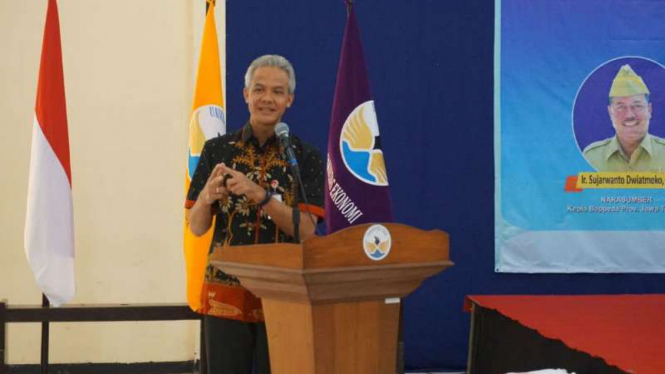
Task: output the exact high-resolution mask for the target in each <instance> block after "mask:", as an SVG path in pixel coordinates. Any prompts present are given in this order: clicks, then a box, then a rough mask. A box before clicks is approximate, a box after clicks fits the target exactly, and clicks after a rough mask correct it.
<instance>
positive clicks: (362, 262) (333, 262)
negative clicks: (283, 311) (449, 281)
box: [210, 223, 449, 270]
mask: <svg viewBox="0 0 665 374" xmlns="http://www.w3.org/2000/svg"><path fill="white" fill-rule="evenodd" d="M374 225H375V224H365V225H358V226H353V227H349V228H346V229H344V230H340V231H338V232H336V233H333V234H331V235H326V236H315V237H312V238H309V239H307V240H306V241H304V242H303V243H301V244H292V243H277V244H260V245H248V246H235V247H218V248H216V249H215V250H214V252H213V254H212V255H211V258H210V261H211V262H212V263H213V264H215V263H227V264H228V263H243V264H246V265H269V266H272V267H278V268H284V269H303V270H304V269H321V268H336V267H354V266H382V265H397V264H403V265H406V264H417V263H432V262H449V240H448V234H447V233H445V232H443V231H441V230H432V231H424V230H420V229H417V228H414V227H411V226H408V225H403V224H398V223H385V224H380V225H382V226H383V227H385V228H386V229H387V231H388V232H389V241H390V243H389V244H390V249H389V251H388V253H387V254H386V255H385V257H384V258H383V259H380V260H375V259H373V258H372V257H371V256H370V255H368V254H367V253H366V250H365V248H366V247H367V245H369V244H366V243H365V241H366V240H367V239H368V235H366V234H367V233H368V231H369V229H370V228H371V227H373V226H374ZM372 238H374V239H372ZM380 239H385V237H382V238H380ZM369 240H370V241H372V240H376V241H377V242H378V241H379V238H376V237H375V236H372V233H371V232H370V234H369ZM385 241H386V240H383V242H385ZM382 244H383V243H382ZM384 247H385V246H384ZM375 253H378V252H375ZM379 255H381V254H379Z"/></svg>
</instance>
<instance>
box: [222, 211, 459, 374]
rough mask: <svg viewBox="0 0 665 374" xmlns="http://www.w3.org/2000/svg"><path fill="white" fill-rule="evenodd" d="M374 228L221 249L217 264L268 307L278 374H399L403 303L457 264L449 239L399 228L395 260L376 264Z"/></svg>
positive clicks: (395, 228) (393, 235)
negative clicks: (369, 239)
mask: <svg viewBox="0 0 665 374" xmlns="http://www.w3.org/2000/svg"><path fill="white" fill-rule="evenodd" d="M372 226H373V225H372V224H366V225H360V226H354V227H350V228H347V229H344V230H341V231H339V232H336V233H334V234H332V235H328V236H317V237H313V238H310V239H308V240H306V241H304V242H303V243H301V244H268V245H266V244H263V245H250V246H238V247H218V248H216V249H215V251H214V252H213V254H212V256H211V262H212V263H213V264H214V265H215V266H217V267H219V268H220V269H222V270H223V271H224V272H227V273H228V274H232V275H234V276H236V277H237V278H238V279H240V282H241V283H242V285H243V286H245V287H246V288H247V289H249V290H250V291H251V292H252V293H254V294H255V295H256V296H258V297H260V298H261V299H262V302H263V310H264V314H265V319H266V328H267V333H268V345H269V347H270V364H271V370H272V373H273V374H393V373H395V371H396V363H395V358H396V352H397V332H398V324H399V302H400V300H399V298H401V297H404V296H406V295H408V294H409V293H411V292H412V291H414V290H415V289H416V288H418V286H420V284H421V283H422V281H423V280H424V279H425V278H427V277H430V276H432V275H435V274H437V273H439V272H441V271H442V270H444V269H446V268H448V267H450V266H452V265H453V263H452V262H451V261H449V252H448V234H447V233H445V232H443V231H439V230H434V231H422V230H419V229H416V228H413V227H410V226H406V225H401V224H394V223H387V224H382V226H383V227H384V228H386V229H387V230H388V232H389V233H390V241H391V246H390V250H389V252H388V254H387V256H385V258H384V259H382V260H378V261H377V260H374V259H371V258H370V256H369V255H367V254H366V253H365V249H364V245H365V244H364V243H363V241H364V237H365V234H366V232H367V231H368V229H370V227H372ZM376 241H377V243H378V242H379V239H378V238H377V239H376ZM367 245H369V246H371V244H369V243H368V244H367ZM370 250H371V249H370ZM375 253H378V252H375Z"/></svg>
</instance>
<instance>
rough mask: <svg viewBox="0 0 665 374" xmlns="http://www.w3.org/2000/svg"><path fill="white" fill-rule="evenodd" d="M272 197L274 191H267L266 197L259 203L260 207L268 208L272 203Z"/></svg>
mask: <svg viewBox="0 0 665 374" xmlns="http://www.w3.org/2000/svg"><path fill="white" fill-rule="evenodd" d="M272 195H273V192H272V191H270V190H268V191H266V197H265V198H264V199H263V200H262V201H261V202H260V203H259V207H260V208H263V207H264V206H266V205H267V204H268V203H269V202H270V199H272Z"/></svg>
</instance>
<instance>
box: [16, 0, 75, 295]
mask: <svg viewBox="0 0 665 374" xmlns="http://www.w3.org/2000/svg"><path fill="white" fill-rule="evenodd" d="M25 253H26V255H27V257H28V262H29V263H30V267H31V268H32V271H33V273H34V274H35V278H36V280H37V285H38V286H39V288H40V289H41V290H42V292H43V293H44V295H46V297H48V299H49V301H50V302H51V304H52V305H54V306H59V305H61V304H64V303H66V302H67V301H68V300H70V299H71V298H72V297H73V296H74V293H75V282H74V221H73V209H72V173H71V168H70V163H69V136H68V134H67V109H66V104H65V84H64V77H63V69H62V49H61V46H60V24H59V20H58V5H57V3H56V0H49V2H48V10H47V12H46V25H45V27H44V41H43V44H42V58H41V63H40V67H39V82H38V83H37V104H36V105H35V120H34V123H33V126H32V150H31V153H30V181H29V184H28V210H27V214H26V221H25Z"/></svg>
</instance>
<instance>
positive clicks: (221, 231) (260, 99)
mask: <svg viewBox="0 0 665 374" xmlns="http://www.w3.org/2000/svg"><path fill="white" fill-rule="evenodd" d="M294 90H295V73H294V71H293V67H292V66H291V64H290V63H289V62H288V61H287V60H286V59H285V58H284V57H281V56H277V55H266V56H262V57H259V58H258V59H256V60H254V62H252V64H251V65H250V66H249V68H248V69H247V74H246V75H245V89H244V91H243V93H244V97H245V101H246V102H247V106H248V108H249V114H250V116H249V122H248V123H247V124H246V125H245V126H244V127H243V128H241V129H240V130H238V131H235V132H233V133H230V134H227V135H223V136H220V137H218V138H214V139H211V140H209V141H208V142H206V144H205V146H204V148H203V151H202V153H201V158H200V160H199V164H198V167H197V169H196V172H195V173H194V177H193V178H192V183H191V185H190V189H189V193H188V195H187V199H188V200H187V208H188V209H189V217H188V221H189V227H190V229H191V231H192V232H193V233H194V234H195V235H203V234H205V233H206V232H207V231H208V229H209V228H210V227H211V225H212V223H213V217H215V219H214V222H215V227H214V233H213V242H212V246H211V250H212V248H214V247H215V246H236V245H250V244H264V243H281V242H293V241H294V231H293V230H294V224H293V214H294V211H295V209H297V210H298V211H299V212H302V213H300V215H301V219H300V224H299V230H298V233H299V236H300V239H301V240H305V239H307V238H308V237H311V236H313V235H314V234H315V223H316V222H317V221H318V220H319V219H320V218H322V217H323V209H322V207H323V183H324V181H323V163H322V161H321V156H320V154H319V152H318V151H317V150H316V149H315V148H314V147H312V146H310V145H308V144H306V143H304V142H301V141H300V139H298V138H297V137H295V136H291V139H292V143H293V148H294V150H295V155H296V159H297V161H298V164H299V166H300V174H301V178H302V187H303V190H304V193H305V196H303V195H302V194H301V193H300V192H299V191H300V188H299V186H298V185H297V183H296V181H294V179H293V176H292V175H291V172H290V169H289V162H288V160H287V159H286V158H285V156H284V155H283V151H284V150H283V149H282V147H281V146H280V142H279V140H278V139H277V138H276V137H275V126H276V125H277V123H279V122H280V120H281V118H282V115H283V114H284V112H285V111H286V109H287V108H289V107H290V106H291V104H292V103H293V98H294ZM201 297H202V300H203V306H204V307H203V308H204V310H203V312H204V314H206V316H205V322H204V325H205V335H206V348H207V352H208V372H209V373H210V374H251V373H252V366H253V362H254V366H255V372H256V373H258V374H266V373H270V363H269V357H268V348H267V339H266V332H265V323H264V319H263V313H262V309H261V300H260V299H258V298H256V297H255V296H254V295H252V294H251V293H250V292H249V291H248V290H246V289H245V288H243V287H242V285H241V284H240V283H239V282H238V280H237V279H236V278H235V277H233V276H231V275H228V274H225V273H223V272H222V271H220V270H219V269H217V268H215V267H213V266H211V265H209V266H208V269H207V272H206V277H205V280H204V286H203V294H202V295H201Z"/></svg>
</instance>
